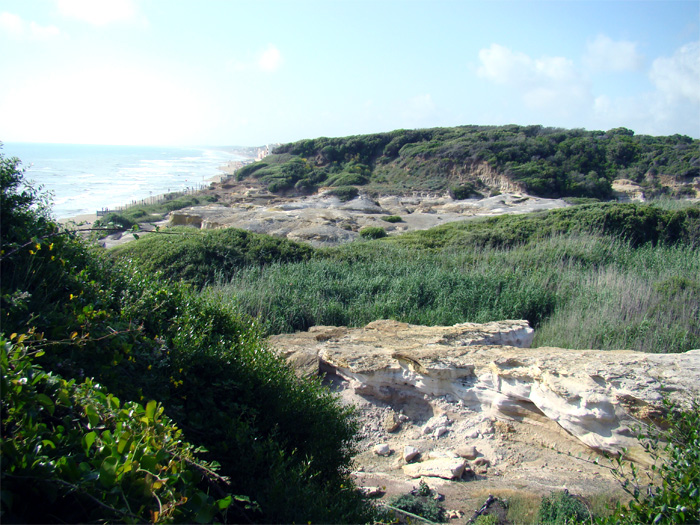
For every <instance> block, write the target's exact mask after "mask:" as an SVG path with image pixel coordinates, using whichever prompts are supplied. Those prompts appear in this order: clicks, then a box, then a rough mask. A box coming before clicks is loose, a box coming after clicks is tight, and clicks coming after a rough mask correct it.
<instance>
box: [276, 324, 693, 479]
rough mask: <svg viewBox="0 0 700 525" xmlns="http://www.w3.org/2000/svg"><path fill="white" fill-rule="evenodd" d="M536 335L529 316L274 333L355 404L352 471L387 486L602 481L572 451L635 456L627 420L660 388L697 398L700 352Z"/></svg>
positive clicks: (656, 411)
mask: <svg viewBox="0 0 700 525" xmlns="http://www.w3.org/2000/svg"><path fill="white" fill-rule="evenodd" d="M532 339H533V330H532V329H531V328H530V327H529V325H528V323H527V321H503V322H494V323H486V324H473V323H463V324H457V325H454V326H450V327H439V326H436V327H426V326H415V325H410V324H406V323H400V322H396V321H387V320H383V321H375V322H373V323H370V324H368V325H367V326H365V327H364V328H354V329H350V328H344V327H328V326H317V327H313V328H311V329H310V330H309V331H308V332H300V333H296V334H287V335H278V336H273V337H271V338H270V344H271V346H272V347H273V348H275V349H276V350H277V351H279V352H280V353H281V354H282V355H283V356H285V357H286V358H287V359H288V361H289V362H290V363H292V365H293V366H295V367H296V368H297V370H298V373H299V374H300V375H308V374H318V373H324V374H325V375H326V379H327V381H328V382H329V384H331V385H333V386H334V388H336V389H337V391H338V392H339V393H340V395H341V396H342V397H343V399H344V400H345V401H346V402H350V403H354V404H355V405H357V406H358V407H359V411H360V415H361V417H362V437H363V438H364V439H363V441H362V447H361V449H362V450H361V453H360V455H359V456H358V458H357V461H358V463H359V465H360V467H359V469H358V470H359V471H360V472H358V476H359V477H360V478H361V482H362V477H363V476H364V477H367V476H373V479H372V480H369V481H374V482H377V483H378V484H382V483H383V484H385V485H386V484H387V479H389V478H392V479H394V480H395V481H396V480H401V479H403V480H410V479H413V478H416V477H423V476H427V477H429V478H431V479H438V478H444V479H464V477H465V476H472V477H476V478H479V476H482V477H484V478H485V477H486V476H485V475H486V473H487V472H488V473H490V475H491V476H500V477H501V478H502V477H503V476H506V475H507V476H508V479H509V481H510V484H512V483H513V481H514V480H517V482H516V483H515V486H516V487H517V486H521V487H527V488H529V489H532V490H534V489H536V488H539V489H541V490H546V489H553V488H560V487H561V486H567V487H569V488H572V487H574V488H575V487H576V486H577V484H578V485H579V486H578V490H579V492H591V491H594V492H595V491H596V490H597V491H604V490H607V489H606V483H612V478H611V477H610V475H609V469H608V470H606V469H604V468H601V467H600V466H599V465H598V464H596V463H595V462H594V461H593V460H592V459H591V460H582V461H578V462H577V461H575V460H574V459H572V457H574V456H575V455H582V456H583V457H588V458H594V457H600V456H599V454H600V453H607V454H619V453H622V452H623V450H626V451H627V453H626V454H627V457H628V458H630V459H634V460H636V461H643V459H644V458H643V454H642V450H641V448H640V446H639V442H638V441H637V439H636V437H635V436H636V432H635V429H637V428H638V427H639V426H640V425H643V424H645V423H653V422H654V421H656V420H657V419H658V418H659V416H661V415H662V413H663V404H662V397H663V396H666V397H668V398H670V399H671V400H673V401H675V402H677V403H680V404H681V405H682V404H684V403H686V402H687V401H688V399H689V397H691V396H695V397H698V396H700V350H693V351H689V352H686V353H683V354H644V353H639V352H633V351H625V350H620V351H599V350H566V349H561V348H529V346H530V344H531V342H532ZM542 469H545V470H542ZM377 476H379V479H377ZM382 476H384V478H382ZM387 477H388V478H387ZM458 485H459V484H458Z"/></svg>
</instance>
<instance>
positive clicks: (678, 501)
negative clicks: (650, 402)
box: [600, 399, 700, 524]
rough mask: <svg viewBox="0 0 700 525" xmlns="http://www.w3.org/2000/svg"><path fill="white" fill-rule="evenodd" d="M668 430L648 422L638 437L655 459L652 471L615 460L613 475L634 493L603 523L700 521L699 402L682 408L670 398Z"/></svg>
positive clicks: (624, 487) (694, 401)
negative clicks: (645, 470) (650, 424)
mask: <svg viewBox="0 0 700 525" xmlns="http://www.w3.org/2000/svg"><path fill="white" fill-rule="evenodd" d="M666 408H667V410H668V416H667V417H666V420H665V421H664V422H663V423H664V424H663V427H664V429H663V430H658V429H657V428H656V427H649V428H648V429H647V430H646V431H644V432H641V433H640V434H639V436H638V438H639V440H640V441H641V443H642V445H643V447H644V449H645V450H646V451H647V452H648V453H649V455H650V456H651V458H652V459H653V461H654V464H653V466H652V467H651V468H652V470H651V474H649V473H647V475H646V476H644V475H642V473H641V472H639V470H638V469H637V468H635V467H634V465H633V464H631V465H626V464H625V462H624V461H623V460H621V459H619V458H618V459H616V460H615V462H616V467H615V468H614V469H613V474H614V475H615V476H616V477H617V478H618V480H619V481H620V483H621V484H622V488H623V489H624V490H625V491H626V492H627V493H628V494H629V495H630V496H631V498H632V499H631V500H630V501H629V503H628V504H627V505H621V506H620V507H619V508H618V509H617V510H616V512H615V513H614V514H613V515H612V516H610V517H609V518H606V519H604V520H600V521H601V522H602V523H609V524H613V523H624V524H633V523H654V524H675V523H698V522H700V401H698V400H697V399H694V400H692V402H691V403H690V405H689V406H687V407H685V408H681V407H679V406H674V405H673V404H672V403H670V402H668V401H666Z"/></svg>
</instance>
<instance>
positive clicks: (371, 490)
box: [359, 486, 384, 498]
mask: <svg viewBox="0 0 700 525" xmlns="http://www.w3.org/2000/svg"><path fill="white" fill-rule="evenodd" d="M359 490H360V492H362V493H363V494H364V495H365V496H368V497H370V498H378V497H380V496H383V495H384V489H383V488H382V487H373V486H370V487H360V489H359Z"/></svg>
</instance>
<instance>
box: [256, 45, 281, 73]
mask: <svg viewBox="0 0 700 525" xmlns="http://www.w3.org/2000/svg"><path fill="white" fill-rule="evenodd" d="M281 64H282V53H280V50H279V49H277V48H276V47H275V46H273V45H272V44H270V45H268V46H267V49H265V51H263V52H262V53H261V54H260V58H259V59H258V67H259V68H260V69H261V70H262V71H267V72H270V73H271V72H273V71H277V69H278V68H279V67H280V65H281Z"/></svg>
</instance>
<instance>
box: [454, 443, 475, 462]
mask: <svg viewBox="0 0 700 525" xmlns="http://www.w3.org/2000/svg"><path fill="white" fill-rule="evenodd" d="M455 453H456V454H457V455H458V456H459V457H461V458H464V459H475V458H476V457H477V456H478V455H479V452H478V451H477V450H476V447H475V446H474V445H464V446H461V447H459V448H458V449H457V450H455Z"/></svg>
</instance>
